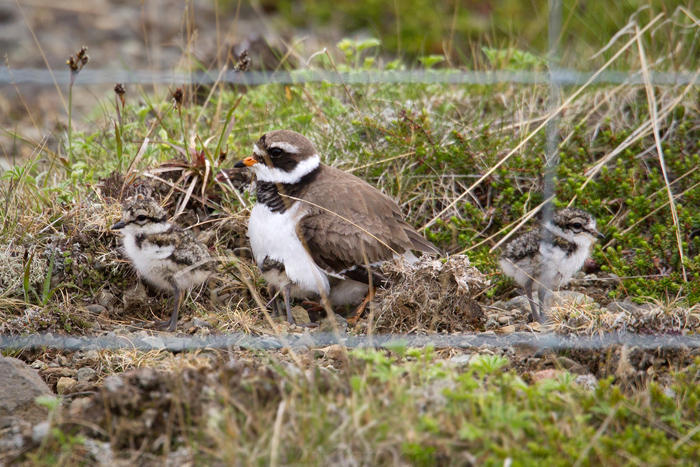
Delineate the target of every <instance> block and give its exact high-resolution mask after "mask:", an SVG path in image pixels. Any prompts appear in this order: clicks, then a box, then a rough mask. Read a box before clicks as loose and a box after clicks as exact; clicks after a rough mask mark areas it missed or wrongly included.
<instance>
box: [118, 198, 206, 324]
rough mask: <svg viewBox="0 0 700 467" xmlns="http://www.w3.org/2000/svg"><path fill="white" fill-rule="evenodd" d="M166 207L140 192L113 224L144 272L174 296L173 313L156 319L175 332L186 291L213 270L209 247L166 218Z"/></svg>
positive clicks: (130, 256) (200, 281)
mask: <svg viewBox="0 0 700 467" xmlns="http://www.w3.org/2000/svg"><path fill="white" fill-rule="evenodd" d="M167 217H168V216H167V213H166V212H165V210H164V209H163V208H162V207H161V206H160V205H159V204H158V203H156V202H155V200H153V199H151V198H146V197H143V196H138V197H136V198H135V199H133V200H130V201H127V202H126V203H125V204H124V206H123V212H122V219H121V220H120V221H119V222H117V223H116V224H114V225H113V226H112V230H121V232H122V234H123V236H124V251H125V253H126V255H127V256H128V257H129V259H130V260H131V261H132V263H133V265H134V267H135V268H136V270H137V271H138V272H139V273H140V274H141V276H142V277H143V278H144V279H145V280H146V281H147V282H149V283H150V284H152V285H154V286H155V287H157V288H159V289H162V290H166V291H171V292H172V293H173V295H174V297H175V307H174V309H173V314H172V316H171V317H170V319H169V320H167V321H156V323H155V325H156V327H157V328H158V329H161V330H166V331H169V332H172V331H174V330H175V328H176V326H177V315H178V310H179V308H180V303H181V302H182V298H183V295H184V292H185V291H187V290H189V289H190V288H192V287H194V286H197V285H199V284H202V283H203V282H205V281H206V280H207V279H208V278H209V276H210V275H211V273H212V272H213V270H214V266H213V263H212V261H211V258H210V256H209V251H208V250H207V248H206V247H205V246H204V245H202V244H201V243H199V242H198V241H197V240H196V239H195V238H194V236H193V235H192V233H191V232H190V231H188V230H183V229H182V228H181V227H179V226H177V225H175V224H171V223H169V222H167Z"/></svg>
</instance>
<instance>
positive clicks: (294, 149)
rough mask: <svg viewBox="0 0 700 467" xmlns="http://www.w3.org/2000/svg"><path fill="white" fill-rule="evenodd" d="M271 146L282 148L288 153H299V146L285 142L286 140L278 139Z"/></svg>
mask: <svg viewBox="0 0 700 467" xmlns="http://www.w3.org/2000/svg"><path fill="white" fill-rule="evenodd" d="M270 147H271V148H280V149H281V150H283V151H284V152H286V153H287V154H299V148H298V147H296V146H294V145H293V144H289V143H285V142H284V141H276V142H274V143H271V144H270Z"/></svg>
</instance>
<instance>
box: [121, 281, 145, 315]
mask: <svg viewBox="0 0 700 467" xmlns="http://www.w3.org/2000/svg"><path fill="white" fill-rule="evenodd" d="M147 299H148V295H147V294H146V287H145V286H144V285H143V284H142V283H141V282H139V283H138V285H137V286H136V287H133V288H132V287H130V288H128V289H127V290H126V292H124V308H126V309H129V308H138V307H140V306H142V305H143V304H144V303H145V302H146V300H147Z"/></svg>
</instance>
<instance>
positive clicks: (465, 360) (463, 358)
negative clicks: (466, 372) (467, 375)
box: [449, 354, 472, 366]
mask: <svg viewBox="0 0 700 467" xmlns="http://www.w3.org/2000/svg"><path fill="white" fill-rule="evenodd" d="M471 358H472V356H471V355H469V354H463V355H455V356H454V357H452V358H450V360H449V362H450V363H454V364H455V365H459V366H466V365H469V360H471Z"/></svg>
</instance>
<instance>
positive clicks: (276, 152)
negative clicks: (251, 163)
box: [267, 148, 284, 157]
mask: <svg viewBox="0 0 700 467" xmlns="http://www.w3.org/2000/svg"><path fill="white" fill-rule="evenodd" d="M267 153H268V154H269V155H270V156H272V157H279V156H281V155H282V154H284V151H283V150H281V149H280V148H270V149H269V150H268V151H267Z"/></svg>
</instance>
